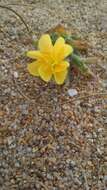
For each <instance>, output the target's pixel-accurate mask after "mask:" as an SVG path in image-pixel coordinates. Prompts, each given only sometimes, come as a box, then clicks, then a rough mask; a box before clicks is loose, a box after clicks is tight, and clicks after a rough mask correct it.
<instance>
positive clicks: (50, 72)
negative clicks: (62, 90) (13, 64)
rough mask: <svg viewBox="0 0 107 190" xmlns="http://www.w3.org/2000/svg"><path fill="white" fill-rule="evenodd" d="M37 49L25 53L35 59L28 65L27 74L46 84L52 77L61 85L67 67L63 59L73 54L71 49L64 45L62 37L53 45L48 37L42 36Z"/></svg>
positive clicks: (66, 62) (67, 64) (46, 35)
mask: <svg viewBox="0 0 107 190" xmlns="http://www.w3.org/2000/svg"><path fill="white" fill-rule="evenodd" d="M38 49H39V50H37V51H36V50H35V51H28V52H27V56H28V57H30V58H32V59H35V60H34V61H33V62H32V63H30V64H28V71H29V73H30V74H31V75H33V76H39V77H41V78H42V79H43V80H44V81H46V82H48V81H50V80H51V79H52V77H54V79H55V81H56V83H57V84H59V85H60V84H63V83H64V81H65V79H66V76H67V73H68V67H69V62H68V61H66V60H65V58H66V57H68V56H69V55H70V54H71V53H72V52H73V48H72V47H71V46H70V45H68V44H66V43H65V41H64V39H63V38H62V37H59V38H58V39H57V40H56V42H55V44H54V45H53V44H52V40H51V38H50V36H49V35H48V34H44V35H42V36H41V38H40V40H39V42H38Z"/></svg>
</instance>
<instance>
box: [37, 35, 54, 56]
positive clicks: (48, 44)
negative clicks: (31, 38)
mask: <svg viewBox="0 0 107 190" xmlns="http://www.w3.org/2000/svg"><path fill="white" fill-rule="evenodd" d="M38 47H39V49H40V51H41V52H46V53H47V52H50V51H51V50H52V48H53V45H52V41H51V38H50V36H49V35H48V34H44V35H42V36H41V38H40V40H39V43H38Z"/></svg>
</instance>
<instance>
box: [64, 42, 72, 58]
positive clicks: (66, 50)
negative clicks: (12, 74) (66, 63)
mask: <svg viewBox="0 0 107 190" xmlns="http://www.w3.org/2000/svg"><path fill="white" fill-rule="evenodd" d="M72 52H73V48H72V47H71V46H70V45H68V44H65V45H64V58H66V57H67V56H68V55H70V54H71V53H72Z"/></svg>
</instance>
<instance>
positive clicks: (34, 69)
mask: <svg viewBox="0 0 107 190" xmlns="http://www.w3.org/2000/svg"><path fill="white" fill-rule="evenodd" d="M41 65H42V63H40V62H37V61H34V62H32V63H30V64H28V67H27V68H28V71H29V73H30V74H31V75H33V76H39V73H38V69H39V67H40V66H41Z"/></svg>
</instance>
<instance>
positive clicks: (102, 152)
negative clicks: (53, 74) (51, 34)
mask: <svg viewBox="0 0 107 190" xmlns="http://www.w3.org/2000/svg"><path fill="white" fill-rule="evenodd" d="M8 3H9V4H14V5H10V7H11V8H12V9H13V10H16V12H18V13H19V14H20V15H21V16H23V18H24V20H25V22H26V23H27V24H30V25H31V26H32V29H33V31H35V39H38V38H39V36H40V34H42V33H44V32H45V31H48V29H49V28H51V27H52V26H56V25H57V24H58V23H59V22H60V21H61V22H62V23H63V24H62V25H64V26H65V23H66V24H67V26H68V27H65V28H69V30H70V31H68V29H67V31H66V32H68V33H69V34H71V35H72V36H74V35H75V34H76V36H78V35H79V34H80V35H81V37H80V36H79V37H78V39H76V40H75V42H77V41H79V40H80V41H81V42H83V41H84V40H85V41H86V43H87V45H88V47H87V48H88V49H87V48H86V50H85V52H84V51H83V50H82V51H80V53H81V55H82V56H81V58H82V59H84V60H85V61H86V62H88V63H92V64H90V65H89V64H88V63H86V65H87V66H88V67H89V68H90V69H91V71H92V72H94V75H95V77H97V78H100V79H101V82H103V81H105V83H106V80H107V72H106V71H107V69H106V67H107V66H106V64H107V63H106V62H107V60H106V48H105V47H107V35H106V33H107V32H106V19H105V18H106V17H107V11H106V10H107V6H106V4H105V0H102V1H101V2H100V1H97V0H94V1H93V0H90V1H86V2H85V1H77V0H74V1H72V2H71V1H70V0H63V1H56V0H54V1H52V0H47V1H43V0H39V1H37V0H36V1H33V0H32V1H27V2H26V1H25V0H22V1H21V2H19V1H17V0H16V1H15V2H13V1H12V0H9V1H8V0H5V1H4V0H1V1H0V5H4V6H7V4H8ZM16 4H18V6H17V5H16ZM19 4H28V6H21V5H19ZM32 5H33V6H32ZM34 5H35V6H34ZM62 25H61V26H60V27H59V29H60V30H62V31H64V33H65V29H64V28H63V27H62ZM0 26H1V27H0V82H1V83H0V190H8V189H9V190H89V189H90V190H106V189H107V164H106V160H107V156H106V126H107V96H106V93H107V87H106V85H102V84H101V83H99V82H98V81H97V80H95V78H94V79H93V78H92V77H91V78H90V80H89V79H88V78H87V77H86V76H84V75H81V74H80V73H79V71H77V69H76V64H75V65H73V68H71V69H72V76H71V80H70V81H69V82H68V83H66V84H64V85H62V86H58V85H56V84H55V83H53V82H50V83H48V84H47V83H45V82H44V81H41V80H40V79H39V78H34V77H32V76H30V75H29V74H28V72H27V70H26V67H27V61H28V60H27V59H26V57H25V56H24V52H25V51H28V50H29V49H31V48H33V47H32V42H31V38H30V36H28V35H26V29H25V27H24V25H23V23H21V22H20V20H18V19H16V18H15V17H14V16H13V13H12V12H11V11H6V10H5V9H0ZM61 27H62V28H61ZM57 28H58V27H57ZM72 28H77V29H78V30H73V29H72ZM52 30H53V29H52ZM57 30H58V29H57ZM4 34H5V35H4ZM22 55H23V56H22ZM78 55H79V54H78ZM87 58H88V59H90V60H87ZM97 59H98V60H97ZM93 61H94V64H93ZM74 73H75V74H74ZM69 90H75V96H70V95H74V94H72V91H70V95H69V94H68V91H69ZM73 93H74V91H73Z"/></svg>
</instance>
